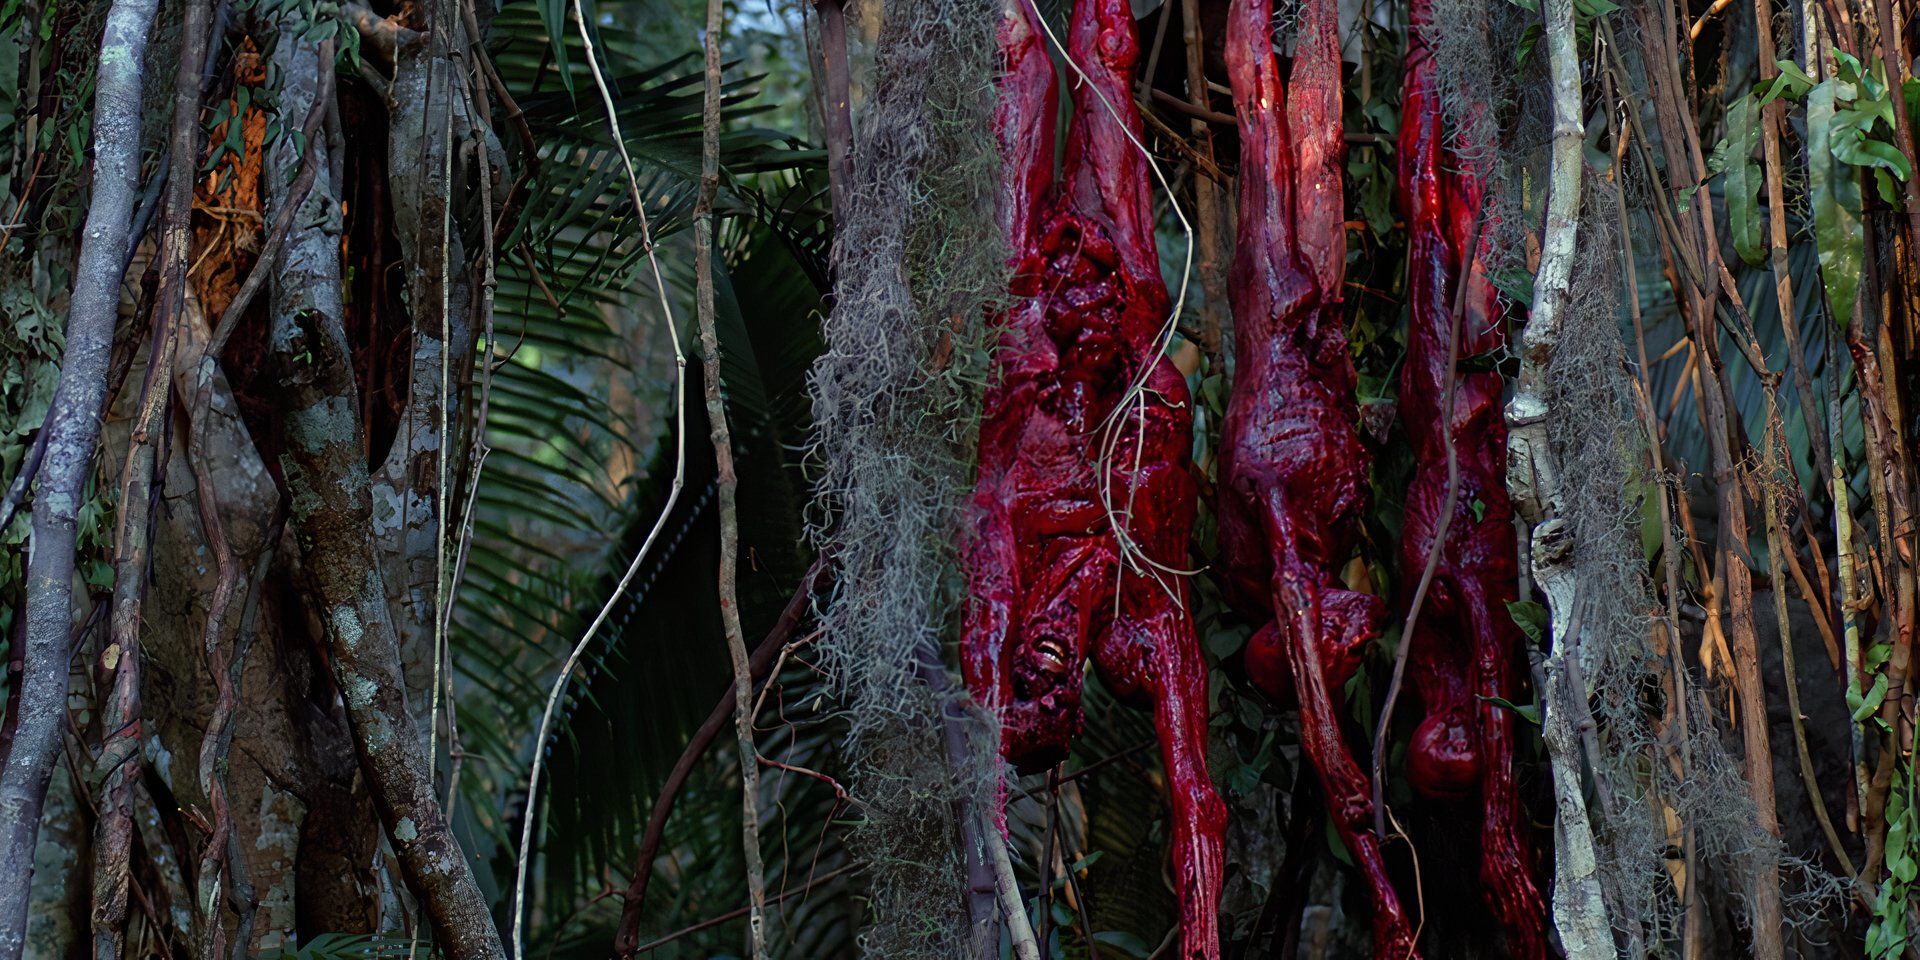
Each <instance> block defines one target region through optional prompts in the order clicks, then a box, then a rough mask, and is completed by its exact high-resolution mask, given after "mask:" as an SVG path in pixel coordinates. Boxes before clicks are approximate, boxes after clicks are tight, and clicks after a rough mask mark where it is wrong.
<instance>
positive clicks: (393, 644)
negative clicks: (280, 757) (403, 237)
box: [269, 23, 505, 960]
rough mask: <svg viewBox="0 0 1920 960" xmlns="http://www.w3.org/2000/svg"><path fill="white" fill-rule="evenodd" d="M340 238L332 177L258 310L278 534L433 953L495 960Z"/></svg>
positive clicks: (288, 42)
mask: <svg viewBox="0 0 1920 960" xmlns="http://www.w3.org/2000/svg"><path fill="white" fill-rule="evenodd" d="M299 32H300V31H299V29H298V28H297V25H294V24H290V23H289V24H284V25H283V27H282V36H281V38H280V43H279V46H278V47H277V48H276V50H275V54H274V56H275V59H276V60H277V61H278V62H279V64H280V75H281V77H283V78H284V83H285V88H284V89H283V91H282V95H281V107H282V109H283V110H285V111H288V112H289V113H290V114H291V115H294V116H300V115H303V114H304V113H305V112H306V109H307V107H308V105H309V104H311V103H312V101H313V100H314V98H315V97H316V96H319V95H320V92H321V90H323V89H324V87H323V85H322V82H321V80H320V79H319V78H321V77H322V71H327V70H331V69H332V63H331V56H330V52H328V51H319V52H316V51H315V49H314V48H313V47H312V46H311V45H308V44H305V43H303V42H301V41H300V39H299ZM292 150H293V147H292V144H290V143H282V144H280V145H278V146H277V147H276V154H277V157H276V162H275V163H272V164H269V167H270V168H278V169H290V168H291V167H292V165H293V160H292V156H291V154H292ZM270 186H271V188H272V190H273V191H274V193H273V195H272V196H273V199H274V201H275V202H284V200H285V190H286V188H285V186H284V185H283V183H282V182H281V181H278V180H274V181H271V183H270ZM340 230H341V223H340V210H339V203H338V193H337V187H336V185H335V183H334V179H333V173H332V172H331V171H327V170H323V171H321V172H320V174H319V175H318V176H317V177H316V178H315V180H314V184H313V188H312V190H311V192H310V193H309V194H308V196H307V197H306V199H305V201H304V204H303V207H302V209H301V210H300V212H299V214H298V215H297V216H296V218H295V227H294V229H293V230H292V231H291V232H290V233H289V234H288V237H287V241H286V245H285V247H284V249H283V251H282V253H281V259H280V264H279V270H278V273H277V275H276V276H275V278H274V285H273V298H272V305H271V311H270V312H271V327H270V333H269V340H270V349H271V352H272V358H273V363H274V364H275V365H276V367H277V370H278V372H279V375H280V380H281V383H282V386H283V390H284V394H283V398H282V410H283V420H282V427H283V430H284V434H285V441H286V453H285V455H284V456H283V458H282V461H281V466H282V470H283V473H284V475H285V477H286V483H287V487H288V492H289V494H290V495H291V498H292V499H291V501H290V506H289V516H288V521H289V532H290V533H291V534H292V535H293V536H294V537H295V538H296V540H297V546H298V549H299V550H300V552H301V554H302V555H303V556H304V558H305V564H304V567H305V571H306V579H307V581H308V586H309V588H310V590H311V591H312V593H313V599H314V602H315V605H316V606H317V607H318V608H319V611H320V614H321V618H322V620H323V621H324V623H325V630H326V634H327V641H328V650H329V652H330V654H331V667H332V670H333V675H334V679H335V681H336V683H337V684H338V686H339V689H340V693H341V696H342V697H343V699H344V700H345V702H346V710H347V717H348V720H349V723H350V725H351V727H352V730H353V736H354V740H355V744H356V746H357V748H358V750H359V753H360V758H361V766H362V769H363V770H364V771H365V773H366V774H367V779H368V780H369V782H370V783H371V785H372V787H373V794H374V797H375V800H376V802H377V804H378V806H379V808H380V813H381V818H382V821H383V823H384V825H385V827H386V830H387V836H388V839H389V840H390V841H391V842H392V845H393V849H394V851H395V852H396V853H397V854H398V858H399V860H400V864H401V867H402V869H403V870H404V872H405V875H406V879H407V882H408V884H409V886H410V887H411V888H412V890H413V892H414V894H415V895H416V896H417V897H418V898H419V900H420V902H421V904H422V906H423V908H424V912H425V913H426V915H427V918H428V921H429V923H430V925H431V926H432V929H433V935H434V941H435V943H436V944H437V945H438V947H439V948H440V949H441V950H442V951H444V952H445V953H446V954H447V955H448V956H449V957H453V958H461V960H464V958H472V957H484V958H499V957H504V956H505V954H504V952H503V950H502V949H501V944H500V938H499V935H498V934H497V933H496V932H495V931H494V927H493V920H492V917H491V915H490V914H489V912H488V909H487V904H486V901H485V900H484V899H483V898H482V897H481V895H480V890H479V887H478V886H477V885H476V884H475V882H474V878H473V874H472V872H471V870H470V868H469V867H468V865H467V861H466V857H465V854H464V853H463V852H462V851H461V849H460V847H459V844H458V843H457V842H456V841H455V840H454V837H453V833H452V830H451V829H450V827H449V825H448V824H447V822H446V820H445V818H444V817H443V816H442V813H441V809H440V805H439V802H438V801H437V799H436V798H435V796H434V792H433V783H432V778H431V776H430V773H429V771H428V767H427V762H426V757H425V754H424V751H423V749H422V747H423V743H422V740H421V731H420V730H419V728H418V726H417V725H416V723H415V721H414V716H413V714H412V713H410V712H409V710H408V690H407V684H406V675H405V673H404V671H403V666H402V660H401V647H400V634H399V632H398V631H397V630H396V628H395V625H394V620H393V617H392V614H391V612H390V610H389V608H388V605H387V588H386V585H385V578H384V577H383V571H382V564H381V563H380V559H379V550H378V548H377V546H376V542H375V539H374V535H373V523H374V502H373V490H372V482H371V480H370V478H369V476H368V471H367V468H366V462H365V455H364V450H365V447H364V430H363V427H362V426H361V424H360V423H359V421H358V419H357V418H356V413H355V411H356V409H357V404H356V402H355V399H356V396H357V390H356V387H355V384H354V380H353V374H352V369H351V366H350V365H349V363H348V346H347V339H346V334H345V330H344V328H343V326H342V323H341V312H342V305H341V299H340V289H341V287H340V241H339V237H340Z"/></svg>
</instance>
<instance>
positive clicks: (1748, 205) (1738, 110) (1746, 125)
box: [1726, 97, 1764, 264]
mask: <svg viewBox="0 0 1920 960" xmlns="http://www.w3.org/2000/svg"><path fill="white" fill-rule="evenodd" d="M1759 139H1760V123H1759V111H1758V110H1757V109H1755V105H1754V102H1753V98H1752V97H1741V98H1740V99H1738V100H1735V101H1734V102H1733V106H1732V107H1730V108H1728V110H1727V157H1726V164H1727V184H1726V200H1727V220H1728V224H1729V226H1730V227H1731V228H1732V230H1733V249H1734V252H1736V253H1738V254H1739V255H1740V259H1742V260H1745V261H1746V262H1748V263H1751V264H1758V263H1759V262H1760V261H1761V259H1762V258H1763V256H1764V254H1763V252H1762V251H1761V248H1760V176H1759V172H1760V171H1759V167H1757V166H1755V165H1754V164H1753V163H1752V162H1751V161H1750V159H1749V158H1750V157H1752V156H1753V148H1754V145H1755V143H1756V142H1757V141H1758V140H1759Z"/></svg>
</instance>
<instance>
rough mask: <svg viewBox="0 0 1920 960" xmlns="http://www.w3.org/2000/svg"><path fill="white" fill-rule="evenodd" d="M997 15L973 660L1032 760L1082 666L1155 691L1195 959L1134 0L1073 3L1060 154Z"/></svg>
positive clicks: (1213, 904) (1204, 886)
mask: <svg viewBox="0 0 1920 960" xmlns="http://www.w3.org/2000/svg"><path fill="white" fill-rule="evenodd" d="M1018 6H1019V12H1018V13H1016V14H1013V15H1010V16H1009V17H1008V18H1007V19H1006V20H1005V21H1003V26H1002V32H1001V37H1000V46H1001V50H1002V52H1003V54H1004V56H1005V58H1006V60H1005V66H1006V68H1007V72H1006V74H1005V76H1004V77H1003V79H1002V80H1001V82H1000V105H999V108H998V113H997V116H996V125H997V132H998V135H999V138H1000V144H1001V150H1002V153H1003V156H1004V159H1005V163H1006V168H1005V172H1004V179H1003V187H1002V191H1001V197H1000V206H1001V220H1002V225H1003V228H1004V230H1005V233H1006V238H1007V243H1008V247H1009V249H1010V250H1011V252H1012V256H1013V264H1012V265H1013V267H1014V280H1013V290H1012V293H1013V298H1012V306H1011V307H1010V309H1009V310H1008V314H1007V317H1006V329H1005V333H1004V335H1003V337H1002V339H1001V343H1000V344H999V349H998V350H997V351H996V352H995V362H994V377H993V382H992V385H991V386H990V388H989V390H988V394H987V398H986V417H985V422H984V423H983V424H982V427H981V436H980V478H979V486H978V489H977V491H976V492H975V495H974V498H973V504H972V512H973V516H972V520H973V523H972V531H971V534H970V537H969V542H968V543H967V544H966V545H965V559H966V564H967V572H968V578H969V584H968V586H969V594H970V598H971V599H970V602H969V606H968V610H967V617H966V624H965V634H964V638H963V644H962V660H963V667H964V670H965V673H966V679H967V684H968V686H969V687H970V688H971V689H972V691H973V693H974V696H975V697H976V698H977V699H978V700H979V701H980V702H981V703H983V704H986V705H987V706H989V707H990V708H992V709H993V710H994V711H995V712H996V713H997V715H998V716H999V718H1000V721H1001V724H1002V727H1003V735H1004V736H1003V750H1004V751H1005V753H1006V755H1007V757H1008V759H1010V760H1011V761H1012V762H1013V763H1014V764H1015V766H1016V767H1018V768H1019V769H1021V770H1023V771H1028V772H1031V771H1036V770H1042V769H1045V768H1047V767H1049V766H1052V765H1053V764H1056V763H1058V762H1060V761H1061V760H1062V759H1064V758H1065V757H1066V755H1067V749H1068V745H1069V743H1070V742H1071V741H1072V739H1073V737H1074V736H1075V735H1076V734H1077V733H1078V732H1079V730H1080V726H1081V723H1082V716H1081V708H1080V697H1081V690H1080V688H1081V680H1082V670H1083V669H1084V667H1083V665H1084V663H1085V661H1086V660H1087V658H1088V657H1089V656H1090V657H1092V659H1093V661H1094V663H1095V664H1096V665H1097V666H1098V668H1099V670H1100V675H1101V679H1102V680H1103V681H1105V682H1106V684H1107V685H1108V686H1109V687H1111V688H1112V689H1113V690H1114V691H1115V692H1116V693H1117V694H1119V695H1120V696H1121V697H1123V698H1125V699H1128V700H1132V701H1136V702H1138V701H1148V702H1151V704H1152V706H1153V710H1154V723H1155V726H1156V728H1157V729H1158V730H1159V735H1160V746H1161V751H1162V754H1163V756H1164V757H1165V763H1166V769H1167V778H1168V787H1169V791H1170V793H1171V795H1172V822H1173V829H1174V834H1175V842H1174V850H1173V860H1174V869H1175V880H1176V883H1177V885H1178V890H1179V894H1180V901H1181V924H1182V954H1181V955H1182V956H1183V957H1187V958H1205V960H1214V958H1216V957H1217V956H1218V954H1219V934H1218V930H1217V923H1218V921H1217V916H1216V915H1217V911H1218V901H1219V891H1220V878H1221V874H1220V871H1221V847H1222V843H1223V834H1224V831H1225V825H1226V815H1225V810H1224V808H1223V807H1222V805H1221V803H1220V800H1219V798H1218V797H1217V796H1216V795H1215V793H1214V790H1213V785H1212V782H1211V780H1209V778H1208V775H1207V761H1206V742H1207V675H1206V670H1207V668H1206V662H1205V661H1204V659H1203V658H1202V657H1201V654H1200V651H1199V648H1198V644H1197V642H1196V640H1195V638H1194V634H1193V625H1192V622H1191V620H1190V618H1189V615H1188V610H1187V588H1186V583H1185V578H1184V576H1183V575H1182V574H1181V573H1180V571H1181V570H1183V569H1185V568H1186V567H1187V562H1186V561H1187V542H1188V537H1189V533H1190V530H1191V528H1192V525H1193V518H1194V510H1195V506H1194V499H1195V485H1194V480H1193V478H1192V476H1191V474H1190V472H1189V471H1190V463H1189V461H1190V456H1191V454H1190V451H1191V447H1192V431H1193V416H1192V409H1191V404H1190V401H1189V398H1188V394H1187V385H1186V381H1185V380H1184V379H1183V378H1182V377H1181V375H1180V373H1179V371H1178V370H1176V369H1175V368H1174V367H1173V365H1172V364H1171V363H1170V362H1169V361H1168V360H1167V359H1166V358H1165V357H1164V356H1163V355H1162V352H1161V343H1160V332H1161V330H1162V328H1163V325H1164V324H1165V323H1166V321H1167V315H1168V306H1169V304H1168V297H1167V290H1166V286H1165V284H1164V283H1163V281H1162V280H1161V278H1160V270H1159V264H1158V258H1157V256H1156V253H1155V250H1154V239H1153V219H1152V211H1151V208H1150V204H1149V201H1150V198H1151V196H1152V185H1151V183H1150V182H1149V180H1148V176H1149V168H1148V166H1147V163H1146V160H1145V157H1144V156H1143V155H1142V153H1141V151H1140V149H1139V148H1138V147H1137V146H1136V145H1135V140H1136V139H1137V138H1138V136H1139V126H1140V121H1139V116H1138V114H1137V112H1136V111H1135V108H1134V105H1133V96H1132V92H1131V90H1130V89H1129V88H1130V85H1131V78H1132V77H1133V70H1134V66H1135V62H1136V60H1137V58H1138V55H1139V48H1138V40H1137V38H1136V35H1135V31H1134V21H1133V17H1132V13H1131V10H1130V7H1129V5H1128V3H1127V0H1078V2H1077V3H1075V5H1074V10H1073V15H1072V23H1071V26H1070V28H1069V36H1068V41H1067V52H1068V54H1069V56H1070V57H1071V59H1072V60H1073V61H1074V62H1075V63H1076V64H1078V66H1079V68H1080V69H1083V70H1084V71H1085V72H1086V81H1085V82H1076V83H1074V84H1073V86H1072V89H1073V102H1072V122H1071V126H1070V129H1069V132H1068V135H1067V149H1066V154H1065V169H1064V171H1063V173H1062V174H1061V176H1060V177H1059V178H1058V180H1056V179H1055V176H1054V173H1053V161H1054V130H1055V127H1056V123H1057V106H1058V99H1057V98H1058V92H1057V90H1056V83H1055V79H1054V70H1053V64H1052V63H1051V62H1050V61H1049V59H1048V57H1047V52H1046V47H1045V45H1044V41H1043V38H1042V36H1041V33H1040V31H1041V28H1040V25H1039V23H1038V21H1037V20H1035V19H1034V12H1033V10H1032V8H1031V5H1030V4H1020V5H1018Z"/></svg>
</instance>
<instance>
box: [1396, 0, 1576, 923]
mask: <svg viewBox="0 0 1920 960" xmlns="http://www.w3.org/2000/svg"><path fill="white" fill-rule="evenodd" d="M1431 16H1432V10H1431V2H1430V0H1413V9H1412V17H1411V21H1412V23H1411V27H1410V29H1409V30H1408V46H1407V62H1406V68H1405V74H1404V76H1405V89H1404V96H1403V99H1402V102H1401V122H1400V183H1399V193H1400V203H1401V205H1402V207H1403V211H1404V213H1405V215H1406V218H1407V230H1408V243H1409V246H1410V249H1409V251H1408V263H1409V267H1408V274H1407V307H1408V321H1407V358H1406V364H1405V366H1403V367H1402V368H1401V372H1400V412H1401V414H1402V418H1403V420H1404V421H1405V423H1406V428H1407V435H1408V436H1409V438H1411V440H1412V442H1413V448H1414V458H1415V463H1416V466H1415V472H1414V479H1413V483H1412V485H1411V487H1410V488H1409V489H1408V491H1407V505H1406V517H1405V524H1404V527H1403V538H1402V540H1401V543H1400V548H1401V549H1400V573H1401V578H1402V580H1403V581H1404V582H1405V583H1408V584H1414V583H1417V582H1418V581H1419V578H1420V577H1421V575H1422V574H1423V572H1424V571H1425V569H1426V566H1427V561H1428V555H1429V553H1430V552H1431V549H1432V546H1433V541H1434V537H1435V536H1436V534H1437V533H1438V531H1439V527H1440V517H1441V512H1442V511H1443V510H1444V509H1446V506H1447V487H1448V472H1447V445H1448V443H1449V442H1451V444H1452V446H1453V452H1454V457H1455V460H1456V463H1457V468H1458V475H1459V482H1458V489H1457V491H1456V494H1455V497H1454V504H1453V515H1452V519H1451V520H1450V521H1449V522H1448V523H1447V527H1446V531H1445V541H1444V542H1443V543H1442V545H1441V549H1440V552H1439V555H1438V558H1437V562H1436V564H1435V566H1434V573H1433V580H1432V583H1431V585H1430V586H1429V588H1428V592H1427V596H1426V600H1425V601H1424V603H1423V604H1422V607H1421V610H1420V614H1419V619H1418V621H1417V622H1416V623H1415V625H1414V631H1413V635H1412V636H1411V637H1410V638H1408V640H1407V642H1408V643H1409V644H1411V646H1410V647H1409V648H1408V654H1407V656H1408V662H1407V666H1408V673H1409V675H1410V676H1411V677H1412V678H1413V690H1414V692H1415V694H1416V695H1417V696H1418V699H1419V704H1420V708H1421V709H1422V711H1423V713H1424V716H1423V717H1422V719H1421V720H1420V723H1419V725H1418V726H1417V727H1416V728H1415V730H1414V734H1413V740H1412V742H1411V743H1410V744H1409V745H1408V748H1407V779H1408V780H1409V781H1411V783H1412V785H1413V787H1414V789H1415V790H1416V791H1418V792H1419V793H1421V794H1422V795H1424V796H1427V797H1431V798H1436V799H1461V800H1471V799H1474V798H1477V799H1479V801H1480V808H1481V809H1480V814H1481V844H1480V848H1481V864H1480V880H1481V886H1482V890H1483V891H1484V895H1485V897H1486V902H1487V906H1488V907H1489V909H1490V910H1491V911H1492V912H1493V914H1494V916H1495V917H1496V918H1498V919H1499V921H1500V923H1501V925H1502V926H1503V927H1504V928H1505V929H1506V932H1507V945H1508V948H1509V951H1510V952H1511V954H1512V955H1513V956H1515V957H1518V958H1521V960H1539V958H1544V957H1545V956H1546V950H1547V947H1546V942H1545V939H1544V936H1543V931H1544V929H1545V923H1546V920H1545V916H1546V911H1545V907H1544V905H1543V904H1542V902H1541V899H1540V894H1539V891H1537V890H1536V889H1534V886H1533V881H1532V879H1531V877H1530V873H1529V871H1528V869H1527V863H1528V858H1527V854H1526V846H1525V844H1524V843H1523V842H1522V840H1521V837H1520V804H1519V799H1518V797H1517V795H1516V793H1515V790H1514V779H1513V736H1514V731H1513V723H1514V721H1513V714H1512V713H1511V712H1509V711H1507V710H1504V709H1501V708H1498V707H1495V706H1494V705H1493V704H1491V703H1489V702H1488V698H1493V697H1498V698H1501V699H1504V700H1508V701H1512V700H1513V699H1514V698H1515V694H1516V688H1517V686H1518V670H1517V663H1518V659H1519V657H1520V654H1521V636H1520V631H1519V628H1518V627H1517V626H1515V625H1514V622H1513V618H1512V617H1511V616H1509V615H1508V613H1507V604H1508V603H1510V602H1512V601H1513V600H1515V599H1517V591H1518V586H1517V576H1516V565H1517V563H1518V560H1517V557H1516V555H1515V546H1514V539H1513V506H1512V504H1511V503H1510V502H1509V501H1508V499H1507V490H1506V484H1505V477H1506V466H1507V428H1506V424H1505V422H1504V421H1503V420H1502V419H1501V409H1500V408H1501V403H1500V393H1501V378H1500V374H1499V373H1497V372H1494V371H1490V370H1483V371H1475V372H1469V371H1467V370H1465V369H1460V365H1459V364H1457V363H1456V364H1453V365H1452V368H1453V369H1454V370H1455V371H1456V372H1455V373H1454V375H1453V397H1452V404H1451V411H1450V412H1449V411H1448V404H1447V393H1446V391H1447V381H1448V372H1449V368H1450V365H1449V359H1450V358H1449V354H1450V352H1454V353H1457V356H1458V358H1459V359H1461V360H1465V359H1466V358H1469V357H1476V356H1484V355H1487V354H1490V353H1493V352H1494V351H1497V350H1499V349H1500V348H1501V347H1502V346H1503V345H1504V343H1505V331H1504V330H1503V329H1502V327H1501V317H1500V311H1499V304H1498V300H1497V296H1498V295H1497V293H1496V292H1495V290H1494V288H1493V286H1492V284H1490V283H1488V282H1487V278H1486V275H1485V273H1483V272H1482V271H1481V269H1480V259H1479V256H1478V254H1479V251H1480V250H1482V249H1484V244H1483V241H1482V239H1481V238H1482V237H1483V236H1485V235H1488V234H1490V232H1491V231H1490V230H1489V229H1488V227H1487V225H1486V224H1485V223H1484V222H1482V219H1481V218H1482V216H1483V212H1482V209H1481V206H1482V204H1481V201H1482V197H1483V195H1484V193H1485V186H1486V185H1485V184H1484V183H1483V182H1482V181H1481V180H1480V178H1479V177H1478V176H1477V175H1476V174H1474V173H1472V172H1471V170H1470V168H1469V167H1468V166H1467V165H1466V164H1464V163H1462V162H1461V160H1460V159H1459V156H1458V153H1457V151H1456V150H1455V149H1453V144H1452V142H1451V141H1449V140H1448V139H1447V138H1448V132H1447V130H1446V128H1445V124H1444V122H1443V117H1442V113H1441V105H1440V98H1439V94H1438V91H1437V90H1436V89H1435V87H1434V78H1433V60H1432V56H1431V51H1429V50H1428V48H1427V45H1426V43H1425V41H1424V39H1423V36H1422V34H1423V31H1425V30H1426V29H1428V27H1429V25H1430V22H1431ZM1463 284H1464V289H1463V288H1462V285H1463ZM1456 335H1457V337H1458V342H1457V344H1451V343H1450V342H1449V341H1450V340H1451V339H1452V338H1453V337H1455V336H1456ZM1450 347H1451V348H1452V350H1451V351H1450ZM1408 592H1409V593H1411V590H1409V591H1408Z"/></svg>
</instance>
